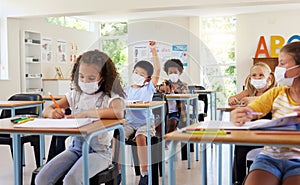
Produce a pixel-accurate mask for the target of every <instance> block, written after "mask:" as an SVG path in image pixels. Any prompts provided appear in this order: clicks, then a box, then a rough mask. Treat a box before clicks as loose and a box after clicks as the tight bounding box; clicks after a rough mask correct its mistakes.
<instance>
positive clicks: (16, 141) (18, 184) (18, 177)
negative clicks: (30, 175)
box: [13, 133, 23, 185]
mask: <svg viewBox="0 0 300 185" xmlns="http://www.w3.org/2000/svg"><path fill="white" fill-rule="evenodd" d="M13 155H14V157H13V161H14V181H15V185H22V183H23V182H22V175H23V174H21V171H20V169H21V168H22V166H21V137H20V134H17V133H14V134H13Z"/></svg>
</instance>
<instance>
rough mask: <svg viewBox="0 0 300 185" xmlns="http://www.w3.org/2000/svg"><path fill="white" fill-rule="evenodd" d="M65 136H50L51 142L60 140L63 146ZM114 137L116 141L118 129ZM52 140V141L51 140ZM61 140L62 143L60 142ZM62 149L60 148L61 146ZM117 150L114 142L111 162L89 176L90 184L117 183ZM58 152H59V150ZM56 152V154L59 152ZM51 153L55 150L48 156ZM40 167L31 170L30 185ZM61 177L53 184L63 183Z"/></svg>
mask: <svg viewBox="0 0 300 185" xmlns="http://www.w3.org/2000/svg"><path fill="white" fill-rule="evenodd" d="M66 138H67V136H63V137H62V136H58V137H52V140H53V139H54V140H53V143H57V142H60V143H59V145H60V146H63V145H64V141H65V139H66ZM114 138H115V139H116V141H119V140H120V134H119V131H118V130H115V132H114ZM51 142H52V141H51ZM61 142H63V143H61ZM61 149H62V148H61ZM61 149H60V150H61ZM119 151H120V142H114V152H113V160H112V164H110V165H109V166H108V167H107V168H106V169H105V170H103V171H101V172H99V173H97V174H96V175H95V176H93V177H92V178H90V184H91V185H100V184H102V183H105V185H118V175H119V169H118V158H119ZM59 153H60V152H59ZM59 153H57V154H59ZM53 154H55V151H52V154H51V156H49V155H50V152H49V155H48V157H52V158H53V157H54V156H53ZM52 158H48V161H50V160H51V159H52ZM41 169H42V166H41V167H39V168H37V169H35V170H34V171H33V172H32V176H31V185H35V183H34V181H35V177H36V176H37V174H38V173H39V171H40V170H41ZM63 178H64V176H63V177H61V178H60V179H59V180H58V182H56V183H55V185H62V184H63Z"/></svg>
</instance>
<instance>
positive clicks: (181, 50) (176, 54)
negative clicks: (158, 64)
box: [172, 44, 188, 66]
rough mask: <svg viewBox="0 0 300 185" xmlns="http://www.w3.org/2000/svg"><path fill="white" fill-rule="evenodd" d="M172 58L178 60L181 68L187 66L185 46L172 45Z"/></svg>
mask: <svg viewBox="0 0 300 185" xmlns="http://www.w3.org/2000/svg"><path fill="white" fill-rule="evenodd" d="M172 57H173V58H178V59H180V60H181V62H182V64H183V66H187V65H188V64H187V44H180V45H173V46H172Z"/></svg>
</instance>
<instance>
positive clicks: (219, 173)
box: [218, 144, 222, 185]
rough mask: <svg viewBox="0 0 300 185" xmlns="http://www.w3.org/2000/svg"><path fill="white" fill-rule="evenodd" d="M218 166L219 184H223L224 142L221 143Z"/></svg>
mask: <svg viewBox="0 0 300 185" xmlns="http://www.w3.org/2000/svg"><path fill="white" fill-rule="evenodd" d="M218 168H219V170H218V185H222V144H219V151H218Z"/></svg>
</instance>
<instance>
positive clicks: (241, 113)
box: [230, 107, 257, 126]
mask: <svg viewBox="0 0 300 185" xmlns="http://www.w3.org/2000/svg"><path fill="white" fill-rule="evenodd" d="M248 112H253V109H251V108H250V107H238V108H236V109H234V110H233V111H231V113H230V119H231V121H232V122H233V123H234V124H235V125H236V126H242V125H244V124H245V123H246V122H248V121H251V120H252V119H255V118H256V117H257V115H253V114H248Z"/></svg>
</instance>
